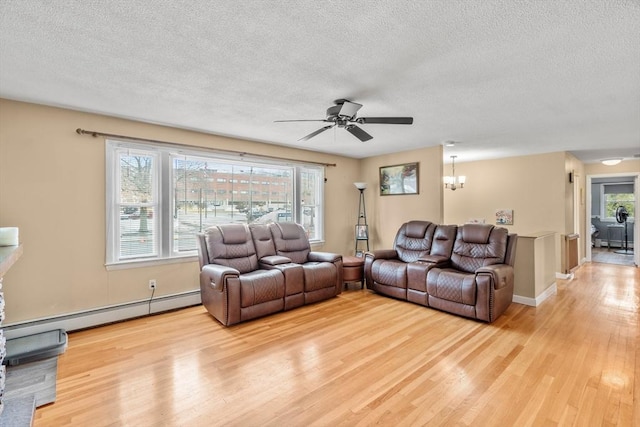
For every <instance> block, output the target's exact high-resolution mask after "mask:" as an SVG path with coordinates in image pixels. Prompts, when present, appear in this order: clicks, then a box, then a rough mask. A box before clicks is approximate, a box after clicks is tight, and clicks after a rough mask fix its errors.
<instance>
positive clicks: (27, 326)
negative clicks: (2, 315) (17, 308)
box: [3, 290, 202, 339]
mask: <svg viewBox="0 0 640 427" xmlns="http://www.w3.org/2000/svg"><path fill="white" fill-rule="evenodd" d="M201 303H202V302H201V300H200V291H199V290H196V291H189V292H184V293H180V294H174V295H166V296H161V297H157V298H153V299H152V300H141V301H134V302H130V303H126V304H118V305H113V306H109V307H101V308H96V309H92V310H86V311H82V312H77V313H71V314H65V315H61V316H55V317H48V318H43V319H37V320H32V321H27V322H20V323H13V324H8V325H6V326H3V328H4V336H5V337H6V338H7V339H10V338H18V337H23V336H26V335H32V334H37V333H40V332H46V331H51V330H54V329H64V330H66V331H74V330H79V329H86V328H91V327H94V326H100V325H106V324H109V323H114V322H120V321H123V320H127V319H133V318H136V317H142V316H146V315H149V314H156V313H161V312H163V311H169V310H175V309H178V308H184V307H189V306H193V305H198V304H201Z"/></svg>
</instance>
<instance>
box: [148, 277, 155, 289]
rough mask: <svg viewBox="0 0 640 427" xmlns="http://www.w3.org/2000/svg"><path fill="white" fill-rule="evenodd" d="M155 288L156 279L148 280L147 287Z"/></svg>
mask: <svg viewBox="0 0 640 427" xmlns="http://www.w3.org/2000/svg"><path fill="white" fill-rule="evenodd" d="M155 288H156V279H151V280H149V289H151V290H154V289H155Z"/></svg>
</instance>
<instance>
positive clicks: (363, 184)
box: [353, 182, 367, 190]
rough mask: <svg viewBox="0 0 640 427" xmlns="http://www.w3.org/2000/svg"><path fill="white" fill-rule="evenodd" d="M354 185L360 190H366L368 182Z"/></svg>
mask: <svg viewBox="0 0 640 427" xmlns="http://www.w3.org/2000/svg"><path fill="white" fill-rule="evenodd" d="M353 185H355V186H356V188H357V189H358V190H364V189H365V188H367V183H366V182H354V183H353Z"/></svg>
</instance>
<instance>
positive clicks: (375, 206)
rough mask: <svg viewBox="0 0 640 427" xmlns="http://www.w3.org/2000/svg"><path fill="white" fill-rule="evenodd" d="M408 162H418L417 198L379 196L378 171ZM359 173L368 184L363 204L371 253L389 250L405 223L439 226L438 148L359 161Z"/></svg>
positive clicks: (439, 163)
mask: <svg viewBox="0 0 640 427" xmlns="http://www.w3.org/2000/svg"><path fill="white" fill-rule="evenodd" d="M410 162H419V166H418V168H419V183H418V187H419V194H417V195H397V196H380V188H379V182H380V180H379V171H380V167H381V166H390V165H397V164H403V163H410ZM361 170H362V181H364V182H366V183H367V184H368V188H367V190H365V200H366V205H367V220H368V224H369V229H370V233H369V234H370V236H371V239H370V242H369V243H370V245H371V249H372V250H373V249H386V248H391V247H393V240H394V238H395V235H396V232H397V231H398V228H400V226H401V225H402V224H403V223H404V222H406V221H409V220H412V219H423V220H428V221H432V222H435V223H438V224H440V223H442V218H443V201H442V185H441V183H442V146H437V147H429V148H423V149H419V150H411V151H404V152H400V153H395V154H388V155H384V156H376V157H370V158H367V159H363V160H362V165H361ZM354 190H355V188H354ZM356 210H357V208H356ZM356 219H357V216H354V217H353V220H354V223H355V220H356Z"/></svg>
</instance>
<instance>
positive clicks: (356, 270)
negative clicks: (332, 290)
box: [342, 256, 364, 289]
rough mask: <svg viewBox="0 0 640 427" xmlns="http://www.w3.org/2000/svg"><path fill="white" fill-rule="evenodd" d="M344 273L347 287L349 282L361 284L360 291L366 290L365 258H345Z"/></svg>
mask: <svg viewBox="0 0 640 427" xmlns="http://www.w3.org/2000/svg"><path fill="white" fill-rule="evenodd" d="M342 273H343V280H344V282H345V287H346V284H347V283H349V282H360V289H364V257H358V256H343V257H342Z"/></svg>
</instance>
